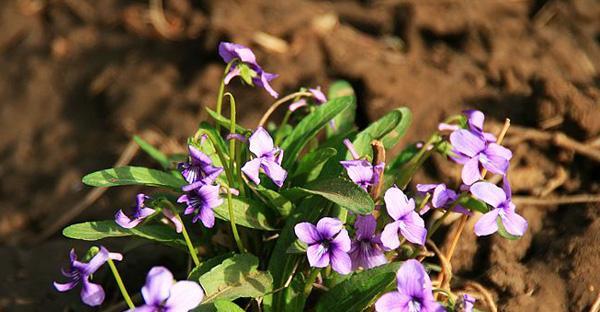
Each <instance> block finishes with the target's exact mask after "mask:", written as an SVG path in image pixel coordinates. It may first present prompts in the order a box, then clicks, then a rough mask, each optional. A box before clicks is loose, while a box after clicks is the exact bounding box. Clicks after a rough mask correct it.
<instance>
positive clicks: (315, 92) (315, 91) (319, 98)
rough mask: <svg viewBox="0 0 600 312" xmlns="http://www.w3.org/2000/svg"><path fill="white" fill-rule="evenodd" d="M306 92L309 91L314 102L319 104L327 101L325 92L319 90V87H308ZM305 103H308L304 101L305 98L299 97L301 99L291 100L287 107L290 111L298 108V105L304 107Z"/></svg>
mask: <svg viewBox="0 0 600 312" xmlns="http://www.w3.org/2000/svg"><path fill="white" fill-rule="evenodd" d="M308 92H310V93H311V94H312V96H313V98H314V99H315V102H316V103H317V104H319V105H320V104H323V103H325V102H327V96H325V93H323V91H321V87H316V88H310V89H308ZM307 105H308V102H307V101H306V99H304V98H301V99H299V100H297V101H295V102H293V103H292V104H290V106H289V107H288V109H289V110H290V111H292V112H294V111H296V110H297V109H299V108H300V107H305V106H307Z"/></svg>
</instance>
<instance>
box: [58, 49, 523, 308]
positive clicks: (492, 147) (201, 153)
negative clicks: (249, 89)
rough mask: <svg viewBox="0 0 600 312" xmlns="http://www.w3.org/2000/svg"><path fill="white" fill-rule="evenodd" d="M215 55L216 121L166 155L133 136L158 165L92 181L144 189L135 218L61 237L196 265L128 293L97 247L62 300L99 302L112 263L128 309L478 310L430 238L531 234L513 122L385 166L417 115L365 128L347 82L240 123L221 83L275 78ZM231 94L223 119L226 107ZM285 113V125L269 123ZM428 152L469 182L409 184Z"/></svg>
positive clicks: (74, 268) (75, 269)
mask: <svg viewBox="0 0 600 312" xmlns="http://www.w3.org/2000/svg"><path fill="white" fill-rule="evenodd" d="M219 54H220V56H221V57H222V59H223V60H224V61H225V62H226V66H225V71H224V73H223V78H222V80H221V86H220V89H219V94H218V98H217V100H216V111H213V110H210V109H208V108H207V111H208V113H209V115H210V116H211V118H212V122H206V121H203V122H201V123H200V124H199V127H198V130H197V131H196V132H195V133H194V134H193V135H191V136H190V138H189V140H188V141H187V142H185V143H186V144H185V145H186V146H187V154H186V155H165V154H163V153H162V152H160V151H159V149H158V148H156V147H153V146H151V145H150V144H148V143H147V142H145V141H143V140H142V139H141V138H139V137H137V138H136V142H138V144H139V145H140V147H141V149H142V150H143V151H145V152H146V153H148V155H149V156H151V157H152V158H153V159H154V160H156V161H157V163H158V165H160V167H161V168H160V169H156V168H145V167H137V166H125V167H118V168H110V169H106V170H101V171H97V172H94V173H91V174H89V175H86V176H85V177H84V178H83V182H84V183H85V184H87V185H90V186H95V187H114V186H124V185H139V186H143V187H146V189H145V190H144V193H140V194H138V195H137V197H136V205H135V206H134V207H133V209H132V210H131V211H128V210H123V209H118V208H115V211H116V215H115V219H114V220H103V221H92V222H84V223H79V224H74V225H71V226H68V227H67V228H65V229H64V231H63V234H64V235H65V236H67V237H69V238H74V239H81V240H85V241H98V240H101V239H104V238H108V237H132V238H139V239H141V240H143V241H145V242H148V243H154V244H164V245H167V246H170V247H172V248H173V250H174V251H175V252H178V253H179V254H180V256H181V257H182V258H187V259H191V266H190V267H189V268H179V270H178V273H183V272H184V271H185V272H186V273H187V279H186V280H184V281H179V282H175V280H174V278H173V274H171V272H170V271H169V270H167V269H166V268H164V267H154V268H151V269H149V273H148V276H147V280H146V285H145V286H143V287H142V288H141V292H139V293H138V292H136V294H137V295H132V294H133V293H130V292H129V291H131V290H132V289H131V287H130V288H129V289H128V288H127V287H126V285H125V281H123V280H122V279H121V276H120V274H119V272H118V270H117V266H116V265H115V263H114V262H113V260H119V261H121V262H126V261H127V258H128V257H129V254H128V253H124V251H122V252H123V253H124V255H123V256H121V254H117V253H110V252H108V250H107V249H106V248H104V247H92V248H90V250H89V251H88V253H87V254H86V256H85V257H84V258H83V260H81V261H80V260H77V257H76V255H75V253H74V251H71V255H70V263H71V265H70V269H68V270H63V275H64V276H65V277H66V278H68V281H67V282H66V283H59V282H55V284H54V286H55V288H56V289H57V290H58V291H61V292H63V291H67V290H70V289H73V288H75V287H76V286H77V285H78V284H81V286H82V290H81V298H82V301H83V303H84V304H87V305H90V306H98V305H101V304H102V303H103V301H104V299H105V293H104V290H103V288H102V286H100V285H99V284H95V283H92V282H91V279H92V274H94V273H95V272H96V271H98V270H100V269H101V267H102V266H103V265H104V264H105V263H106V264H108V266H109V267H110V270H111V272H112V273H113V275H114V277H115V281H116V283H117V286H118V288H119V290H120V292H121V295H122V297H123V300H124V301H125V303H126V304H127V306H128V309H129V310H131V311H189V310H193V311H244V310H253V311H273V312H277V311H303V310H311V311H312V310H314V311H363V310H366V309H375V310H377V311H407V312H415V311H472V310H473V309H474V306H477V305H480V304H482V303H481V302H476V301H475V298H474V297H473V296H471V295H470V294H467V293H465V292H464V291H461V290H460V289H457V288H456V287H457V284H456V283H452V274H451V273H452V272H451V268H449V267H448V266H447V262H448V259H450V258H451V257H452V253H453V250H454V247H451V248H450V249H449V250H445V252H444V253H442V252H441V251H440V248H438V247H437V245H436V241H434V240H433V238H434V236H433V235H434V233H436V232H437V231H438V230H440V229H442V228H446V227H443V225H444V222H445V221H446V220H447V218H448V216H449V215H451V214H457V215H458V216H459V217H460V222H462V225H464V222H465V221H466V219H467V218H480V219H479V221H477V223H476V225H475V228H474V229H467V230H472V231H474V232H475V234H476V235H478V236H486V235H491V234H494V233H498V234H499V235H501V236H503V237H505V238H507V239H516V238H519V237H520V236H522V235H524V234H525V232H526V229H527V222H526V221H525V219H523V218H522V217H521V216H519V215H518V214H517V211H516V207H515V205H514V203H513V202H512V201H511V190H510V186H509V182H508V178H507V176H506V172H507V170H508V167H509V161H510V159H511V156H512V155H511V152H510V150H508V149H506V148H505V147H503V146H502V145H501V143H502V139H503V137H504V135H505V134H506V130H507V129H508V123H507V124H506V126H505V128H504V129H503V131H502V133H500V134H499V135H498V136H494V135H492V134H490V133H487V132H484V115H483V113H482V112H479V111H467V112H465V114H464V115H457V116H452V117H450V118H449V119H448V120H446V121H445V122H444V123H441V124H440V127H439V131H438V132H436V133H434V134H433V135H432V136H431V137H430V138H429V140H427V141H426V142H425V143H420V144H418V145H409V146H408V147H407V148H405V149H404V150H403V151H402V152H401V153H400V154H399V155H397V156H395V157H388V158H386V157H387V156H386V151H388V150H390V149H392V148H394V147H395V146H396V145H397V144H398V142H399V141H400V139H401V138H402V137H403V135H404V134H405V133H406V130H407V129H408V127H409V125H410V123H411V113H410V111H409V110H408V109H407V108H404V107H403V108H398V109H395V110H393V111H391V112H389V113H388V114H386V115H385V116H383V117H382V118H381V119H379V120H377V121H375V122H373V123H372V124H370V125H369V126H368V127H366V128H365V129H358V128H357V127H356V126H355V125H354V117H355V111H356V102H355V101H356V99H355V97H354V92H353V90H352V88H351V86H350V85H349V84H348V83H347V82H344V81H339V82H335V83H333V84H332V85H331V86H330V88H329V90H328V92H327V95H325V93H324V92H323V91H322V90H321V89H320V88H301V89H300V90H299V91H297V92H294V93H292V94H290V95H287V96H283V97H282V98H281V99H279V100H277V101H276V102H275V103H273V105H272V106H271V107H270V108H269V109H268V110H267V111H266V112H265V114H264V115H263V117H262V118H261V120H260V122H259V123H258V124H257V125H256V126H255V127H253V128H245V127H243V126H242V125H239V124H238V123H237V122H236V109H237V107H236V101H235V98H234V96H233V95H232V94H231V93H230V92H227V91H226V86H228V85H229V84H231V83H232V82H233V81H234V79H235V78H236V77H239V78H240V79H241V80H242V81H243V82H244V83H245V84H248V85H251V86H257V87H261V88H264V89H265V90H266V91H267V92H268V93H269V94H270V95H272V96H273V97H275V98H277V97H278V95H279V94H278V92H276V91H274V90H273V88H272V87H271V85H270V81H272V80H273V79H274V78H275V77H276V76H277V75H274V74H270V73H267V72H265V71H264V70H263V69H262V67H261V66H259V65H258V63H257V61H256V56H255V55H254V53H253V52H252V51H251V50H250V49H249V48H247V47H245V46H242V45H239V44H234V43H227V42H223V43H221V44H220V45H219ZM225 100H227V102H228V103H229V107H230V109H229V112H230V113H229V116H225V115H223V114H222V106H223V102H224V101H225ZM282 106H283V107H285V108H287V109H286V110H285V116H284V118H283V120H282V121H281V122H279V123H276V122H275V121H274V120H272V119H271V115H272V113H273V112H274V111H275V110H276V109H278V108H280V107H282ZM434 153H439V154H441V155H443V156H444V157H446V158H447V159H448V160H449V161H450V162H456V163H458V164H460V165H463V168H462V175H461V177H449V178H450V179H448V180H452V178H454V180H455V181H460V183H459V184H457V185H449V184H442V183H436V184H417V185H416V187H415V188H414V189H413V188H412V187H410V182H411V181H412V178H413V176H414V175H415V173H416V172H417V170H419V168H421V167H422V166H423V164H424V162H425V160H426V159H427V158H428V157H430V156H431V155H432V154H434ZM488 171H489V172H490V173H492V174H495V175H499V176H501V177H502V180H503V186H502V188H500V187H498V186H496V185H495V184H494V183H493V182H491V181H492V180H486V175H487V173H488ZM434 212H436V213H434ZM217 233H221V235H220V239H218V240H217V239H212V238H213V236H215V235H216V234H217ZM222 233H225V234H231V235H225V238H223V235H222ZM459 235H460V231H459V232H458V234H457V235H456V236H455V241H457V240H458V238H459ZM164 265H166V266H169V267H171V268H172V267H173V264H170V263H165V264H164ZM430 274H432V275H434V276H435V277H436V278H435V279H432V278H431V277H430ZM112 299H113V300H116V299H115V298H112ZM241 307H245V309H242V308H241Z"/></svg>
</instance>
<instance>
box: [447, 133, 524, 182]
mask: <svg viewBox="0 0 600 312" xmlns="http://www.w3.org/2000/svg"><path fill="white" fill-rule="evenodd" d="M450 143H451V144H452V147H453V149H452V152H453V153H454V154H455V156H454V157H452V158H453V159H454V160H455V161H456V162H458V163H460V164H463V165H464V166H463V169H462V174H461V176H462V180H463V182H464V183H465V184H467V185H471V184H473V183H474V182H475V181H477V180H480V179H481V172H480V168H479V165H480V164H481V166H483V167H484V168H486V169H487V170H489V171H490V172H492V173H496V174H502V175H504V174H506V170H507V169H508V165H509V160H510V159H511V157H512V153H511V151H510V150H509V149H507V148H505V147H503V146H501V145H499V144H496V143H489V142H487V141H486V140H485V138H484V137H483V136H480V135H478V134H477V133H473V132H471V131H469V130H465V129H460V130H456V131H454V132H452V134H450Z"/></svg>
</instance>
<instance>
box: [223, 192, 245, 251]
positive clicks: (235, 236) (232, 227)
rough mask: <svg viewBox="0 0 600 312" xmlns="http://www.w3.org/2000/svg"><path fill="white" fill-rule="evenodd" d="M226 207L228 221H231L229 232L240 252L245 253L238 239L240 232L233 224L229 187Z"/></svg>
mask: <svg viewBox="0 0 600 312" xmlns="http://www.w3.org/2000/svg"><path fill="white" fill-rule="evenodd" d="M227 208H228V209H229V222H230V223H231V232H233V239H234V240H235V243H236V245H237V248H238V250H239V251H240V252H242V253H245V252H246V249H244V245H243V244H242V240H241V239H240V234H239V233H238V230H237V225H236V224H235V219H234V216H233V202H232V198H231V189H230V188H227Z"/></svg>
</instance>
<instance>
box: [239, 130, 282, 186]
mask: <svg viewBox="0 0 600 312" xmlns="http://www.w3.org/2000/svg"><path fill="white" fill-rule="evenodd" d="M248 140H249V141H250V147H249V148H250V151H251V152H252V154H254V155H255V156H256V158H254V159H252V160H250V161H248V162H247V163H246V164H245V165H244V166H243V167H242V172H244V174H245V175H246V176H248V178H250V180H252V181H254V183H256V184H260V177H259V172H260V170H261V169H262V170H263V172H264V173H265V174H266V175H267V177H269V178H271V180H272V181H273V183H275V185H277V186H278V187H281V186H282V185H283V182H284V181H285V178H286V177H287V171H285V169H283V167H281V160H282V159H283V150H282V149H280V148H279V147H275V146H274V145H273V138H271V136H270V135H269V132H267V130H265V129H264V128H262V127H258V128H257V129H256V131H254V133H253V134H252V135H251V136H250V138H249V139H248Z"/></svg>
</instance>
